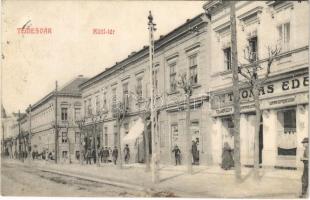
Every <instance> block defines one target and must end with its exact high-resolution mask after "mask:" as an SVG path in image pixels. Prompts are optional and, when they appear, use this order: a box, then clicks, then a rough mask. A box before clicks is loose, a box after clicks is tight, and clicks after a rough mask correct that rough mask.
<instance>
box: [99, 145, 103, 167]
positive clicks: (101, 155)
mask: <svg viewBox="0 0 310 200" xmlns="http://www.w3.org/2000/svg"><path fill="white" fill-rule="evenodd" d="M99 157H100V162H101V163H102V162H103V147H101V148H100V151H99Z"/></svg>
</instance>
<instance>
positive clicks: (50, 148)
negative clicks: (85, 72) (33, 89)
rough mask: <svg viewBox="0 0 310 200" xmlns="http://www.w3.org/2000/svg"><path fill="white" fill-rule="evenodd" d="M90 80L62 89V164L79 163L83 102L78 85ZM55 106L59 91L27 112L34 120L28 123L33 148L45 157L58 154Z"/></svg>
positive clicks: (59, 116) (59, 122)
mask: <svg viewBox="0 0 310 200" xmlns="http://www.w3.org/2000/svg"><path fill="white" fill-rule="evenodd" d="M86 80H87V78H84V77H83V76H78V77H77V78H74V79H73V80H71V81H70V82H68V83H67V84H65V85H64V86H63V87H60V89H59V90H58V92H57V127H58V132H59V134H58V135H59V138H58V143H59V156H60V161H61V162H69V161H70V160H71V161H72V162H78V160H79V156H80V149H81V142H80V129H79V127H78V125H77V124H76V120H78V119H79V116H80V113H81V109H82V102H81V93H80V90H79V88H78V85H80V84H81V83H83V82H84V81H86ZM55 105H56V104H55V92H54V91H52V92H50V93H49V94H47V95H46V96H45V97H44V98H42V99H40V100H39V101H38V102H36V103H35V104H33V105H32V106H31V107H29V108H28V109H27V112H28V113H29V119H28V120H31V122H28V124H29V125H28V126H29V127H30V129H29V130H28V132H29V133H31V149H32V151H38V153H39V154H41V153H42V154H44V155H45V156H47V155H48V153H50V152H52V154H53V155H54V154H55V127H56V126H55V121H56V120H55V119H56V118H55ZM25 125H26V124H25Z"/></svg>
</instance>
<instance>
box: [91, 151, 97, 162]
mask: <svg viewBox="0 0 310 200" xmlns="http://www.w3.org/2000/svg"><path fill="white" fill-rule="evenodd" d="M92 157H93V159H94V164H96V161H97V160H96V151H95V149H94V150H93V152H92Z"/></svg>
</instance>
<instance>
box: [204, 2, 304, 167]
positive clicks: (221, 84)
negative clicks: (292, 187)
mask: <svg viewBox="0 0 310 200" xmlns="http://www.w3.org/2000/svg"><path fill="white" fill-rule="evenodd" d="M204 9H205V10H206V11H207V12H208V14H209V16H210V17H211V20H210V33H209V36H210V37H211V38H212V39H211V43H210V46H209V48H210V49H212V51H210V53H211V55H210V58H211V59H210V60H209V61H210V66H211V67H210V70H209V73H210V74H211V77H212V78H211V84H212V85H210V88H211V94H212V95H211V97H212V98H211V99H212V100H211V102H212V103H211V108H212V126H211V127H210V128H212V133H213V134H212V157H213V161H214V162H215V163H221V153H222V148H223V144H224V143H225V142H227V143H229V144H230V146H231V147H232V148H233V137H234V136H233V127H234V125H233V123H232V114H233V104H232V100H233V96H232V71H231V43H230V34H231V29H230V6H229V2H224V1H210V2H207V3H206V4H205V5H204ZM236 17H237V50H238V61H239V63H240V64H241V65H242V64H248V63H247V61H246V59H245V58H246V56H247V55H245V52H247V51H245V50H246V49H249V50H250V51H251V53H252V54H253V55H255V56H256V60H259V61H261V62H262V63H261V67H262V68H263V69H262V70H260V71H259V77H262V76H263V75H264V74H265V73H266V65H267V63H266V62H263V60H264V59H268V57H269V56H268V52H269V51H268V47H269V48H270V49H275V48H276V47H279V48H280V49H281V51H280V54H279V56H277V58H276V59H275V60H274V62H273V63H272V66H271V71H270V75H269V78H268V79H267V81H266V83H265V85H264V86H263V87H262V88H261V90H260V95H259V99H260V104H261V109H262V110H263V114H262V119H261V125H260V134H259V135H260V137H259V138H260V139H259V154H260V163H261V164H262V165H263V166H272V167H289V168H298V167H300V166H301V165H302V162H300V157H301V156H302V152H303V147H302V144H301V141H302V139H303V138H304V137H307V136H308V132H309V128H308V111H309V105H308V101H309V93H308V90H309V86H308V85H309V76H308V71H309V46H308V40H309V2H297V1H294V2H293V1H292V2H291V1H253V2H251V1H240V2H236ZM240 82H246V81H245V79H244V78H243V77H242V76H240ZM240 99H241V105H240V107H241V121H240V128H241V131H240V137H241V164H242V165H253V157H254V153H253V152H254V126H255V112H254V111H255V109H254V102H253V93H252V92H251V91H250V88H249V87H248V86H246V84H242V83H241V84H240Z"/></svg>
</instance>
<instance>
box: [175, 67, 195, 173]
mask: <svg viewBox="0 0 310 200" xmlns="http://www.w3.org/2000/svg"><path fill="white" fill-rule="evenodd" d="M177 85H178V87H179V88H181V89H182V90H183V91H184V94H185V98H186V119H185V120H186V129H185V131H186V147H185V148H186V155H185V156H186V161H187V172H188V173H189V174H192V172H193V169H192V152H191V141H192V137H191V132H190V97H191V96H192V92H193V84H192V81H191V79H190V78H189V77H187V74H186V73H183V74H180V76H179V80H178V82H177Z"/></svg>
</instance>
